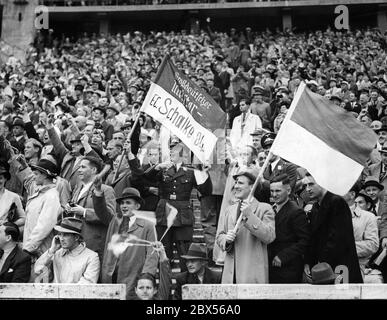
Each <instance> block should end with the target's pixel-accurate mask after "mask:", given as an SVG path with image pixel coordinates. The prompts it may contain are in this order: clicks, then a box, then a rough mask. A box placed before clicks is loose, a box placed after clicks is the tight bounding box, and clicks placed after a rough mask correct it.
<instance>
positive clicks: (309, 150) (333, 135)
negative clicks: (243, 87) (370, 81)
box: [270, 82, 377, 196]
mask: <svg viewBox="0 0 387 320" xmlns="http://www.w3.org/2000/svg"><path fill="white" fill-rule="evenodd" d="M376 141H377V136H376V134H375V133H374V132H373V130H371V129H370V128H368V127H366V126H364V125H363V124H362V123H360V122H359V121H358V120H356V118H355V117H354V116H353V115H352V114H351V113H349V112H347V111H345V110H344V109H342V108H340V107H338V106H337V105H335V104H333V103H332V102H331V101H329V100H327V99H326V98H324V97H322V96H320V95H318V94H316V93H313V92H312V91H310V90H309V89H308V88H307V87H306V85H305V83H303V82H302V83H301V84H300V86H299V88H298V90H297V92H296V95H295V97H294V99H293V102H292V104H291V106H290V108H289V111H288V113H287V115H286V118H285V120H284V122H283V123H282V126H281V128H280V130H279V132H278V134H277V137H276V139H275V140H274V142H273V145H272V147H271V150H270V151H271V152H272V153H274V154H276V155H278V156H280V157H282V158H284V159H286V160H288V161H290V162H293V163H295V164H297V165H299V166H301V167H304V168H305V169H307V170H308V171H309V172H310V174H311V175H312V176H313V177H314V178H315V180H316V182H317V183H318V184H319V185H320V186H322V187H323V188H325V189H327V190H328V191H330V192H332V193H335V194H338V195H341V196H343V195H344V194H346V193H347V192H348V191H349V189H350V188H351V187H352V186H353V184H354V183H355V182H356V180H357V179H358V178H359V176H360V174H361V172H362V170H363V168H364V165H365V163H366V160H367V158H368V157H369V155H370V153H371V151H372V149H373V148H374V147H375V145H376Z"/></svg>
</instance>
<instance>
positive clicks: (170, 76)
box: [141, 55, 226, 162]
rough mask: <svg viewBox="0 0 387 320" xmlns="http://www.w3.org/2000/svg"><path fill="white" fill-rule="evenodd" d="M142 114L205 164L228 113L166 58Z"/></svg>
mask: <svg viewBox="0 0 387 320" xmlns="http://www.w3.org/2000/svg"><path fill="white" fill-rule="evenodd" d="M141 111H142V112H145V113H147V114H149V115H150V116H151V117H152V118H153V119H155V120H157V121H159V122H161V123H162V124H163V125H164V126H166V127H167V128H168V129H169V130H171V132H172V133H173V134H175V135H176V136H177V137H178V138H179V139H180V140H181V141H182V142H183V143H185V144H186V145H187V147H188V148H190V149H191V150H192V152H193V153H194V154H195V155H196V156H197V157H198V159H199V160H200V161H202V162H205V161H206V160H208V159H209V158H210V157H211V153H212V151H213V149H214V147H215V144H216V141H217V137H216V136H215V134H214V133H213V131H215V130H216V129H225V126H226V114H225V113H224V112H223V110H222V109H221V108H220V107H219V106H218V105H217V103H216V102H215V101H214V100H213V99H212V97H211V96H210V95H209V94H208V93H207V92H205V91H204V90H203V89H202V88H200V87H199V86H197V85H196V84H195V83H193V82H192V81H191V80H190V79H189V78H188V77H187V76H186V75H184V74H183V73H182V72H180V71H179V70H178V69H177V68H176V67H175V66H174V65H173V63H172V61H171V60H170V58H169V56H168V55H167V56H166V57H165V58H164V60H163V62H162V63H161V65H160V67H159V71H158V73H157V76H156V79H155V82H154V83H152V85H151V87H150V89H149V91H148V93H147V95H146V97H145V100H144V102H143V104H142V107H141Z"/></svg>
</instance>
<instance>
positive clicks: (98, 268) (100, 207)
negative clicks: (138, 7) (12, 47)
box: [0, 26, 387, 299]
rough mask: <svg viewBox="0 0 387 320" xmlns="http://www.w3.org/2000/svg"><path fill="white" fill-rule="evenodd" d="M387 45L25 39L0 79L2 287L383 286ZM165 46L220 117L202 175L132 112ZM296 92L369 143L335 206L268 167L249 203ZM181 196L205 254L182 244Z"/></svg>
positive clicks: (319, 191) (151, 292)
mask: <svg viewBox="0 0 387 320" xmlns="http://www.w3.org/2000/svg"><path fill="white" fill-rule="evenodd" d="M386 48H387V32H386V33H383V32H380V31H378V30H376V29H367V30H353V31H348V32H336V31H334V30H330V29H327V30H326V31H315V32H309V33H302V34H294V33H292V32H290V31H285V32H276V33H272V32H270V31H265V32H253V31H252V30H251V28H249V27H247V28H246V29H244V30H235V29H233V28H232V29H231V30H230V32H227V33H223V32H214V31H212V30H211V28H210V26H208V27H207V30H203V31H201V32H200V33H199V34H189V33H188V32H187V31H185V30H182V31H181V32H170V33H167V32H150V33H149V34H144V33H141V32H139V31H136V32H134V33H128V34H125V35H121V34H116V35H104V34H101V35H98V36H97V35H95V34H93V35H91V36H89V35H87V34H84V35H82V36H81V37H79V38H78V39H76V40H74V39H70V38H65V37H64V38H63V39H61V40H60V39H57V38H55V37H54V35H53V32H52V31H50V32H48V34H43V33H38V34H37V37H36V39H35V42H34V43H32V44H31V46H30V47H29V48H28V50H27V52H26V61H25V63H21V62H20V61H18V60H17V59H15V58H14V57H10V58H9V59H8V61H6V63H3V65H2V66H1V70H0V112H1V113H0V115H1V117H0V224H1V226H0V249H1V251H0V252H1V256H0V282H34V281H35V282H48V281H53V282H57V283H79V284H82V283H124V284H126V286H127V297H128V299H170V298H173V299H181V297H182V289H181V288H182V286H183V285H184V284H187V283H303V282H306V283H313V284H324V283H334V282H335V281H336V282H337V281H344V282H352V283H362V282H364V281H366V282H372V281H376V282H378V281H379V282H382V281H383V280H382V279H383V277H384V278H385V279H387V278H386V276H385V273H386V271H387V262H386V261H385V260H383V256H384V255H385V253H386V249H385V248H386V247H387V240H386V239H387V203H386V201H385V199H386V198H385V190H386V189H387V170H386V169H387V143H386V138H387V71H386V70H387V54H386ZM166 52H168V53H169V54H170V56H171V58H172V60H173V62H174V64H175V65H176V66H177V68H178V69H179V70H180V71H181V72H183V73H184V74H185V75H186V76H187V77H189V78H190V79H191V80H192V81H193V82H194V83H196V84H197V85H198V86H199V87H201V88H202V89H203V90H205V91H206V92H207V93H208V94H209V95H210V96H211V97H212V98H213V99H214V100H215V101H216V102H217V103H218V104H219V106H220V107H221V108H222V110H223V111H224V112H225V113H226V114H227V119H228V121H227V128H225V130H223V131H222V130H221V131H222V132H224V134H222V133H221V134H219V139H218V144H217V148H216V150H217V151H216V154H215V156H214V158H213V161H212V162H211V163H203V164H196V162H195V161H192V158H193V157H192V154H191V152H190V151H189V149H188V148H187V146H185V145H184V144H183V143H182V142H181V141H180V140H179V138H178V137H177V136H175V135H173V134H172V133H171V132H170V130H169V129H168V128H167V127H165V126H163V125H162V124H161V123H159V122H157V121H154V119H152V118H151V117H150V116H149V115H146V114H144V113H140V111H139V110H140V107H141V105H142V102H143V100H144V98H145V96H146V93H147V91H148V89H149V87H150V84H151V81H152V79H154V77H155V75H156V73H157V69H158V66H159V64H160V62H161V60H162V59H163V57H164V55H165V53H166ZM302 81H304V82H305V83H306V84H307V86H308V87H309V89H310V90H311V91H313V92H315V93H318V94H320V95H322V96H324V97H325V98H326V101H327V103H334V104H336V105H337V106H339V107H341V108H343V109H345V110H346V112H349V113H351V114H352V115H353V116H354V117H356V118H357V119H358V121H359V122H361V123H363V124H364V125H365V126H367V127H370V128H372V129H373V130H374V131H375V133H376V134H377V135H378V142H377V144H376V145H375V148H374V150H373V151H372V153H371V155H370V158H369V160H368V163H367V166H366V167H365V169H364V171H363V174H362V175H361V176H360V177H359V179H358V182H357V183H356V184H355V185H354V186H353V187H352V189H351V190H350V191H349V192H348V193H347V194H346V195H345V196H344V197H340V196H337V195H334V194H332V193H330V192H328V191H327V190H325V189H323V188H322V187H321V186H319V185H318V184H317V183H316V181H315V179H314V178H313V176H311V175H310V174H309V172H307V171H306V170H305V169H303V168H301V167H298V166H296V165H295V164H292V163H290V162H288V161H286V160H284V159H281V158H280V157H278V156H274V155H273V156H272V157H271V158H270V160H269V163H268V165H267V166H266V167H264V168H263V170H264V172H263V179H262V180H261V181H260V182H259V184H258V187H257V188H256V190H255V193H254V198H253V200H252V201H251V202H249V201H247V199H248V196H249V194H250V192H252V188H253V184H254V182H255V180H256V178H257V176H258V174H259V172H260V170H261V168H262V167H263V165H264V162H265V160H266V158H267V156H268V155H269V151H270V147H271V145H272V143H273V141H274V139H275V137H276V134H277V133H278V131H279V129H280V127H281V124H282V122H283V120H284V118H285V116H286V113H287V110H288V109H289V107H290V104H291V101H292V99H293V97H294V94H295V92H296V90H297V88H298V86H299V84H300V83H301V82H302ZM137 118H138V121H137V122H136V121H135V120H136V119H137ZM311 152H312V151H311ZM337 178H338V179H340V177H337ZM194 189H195V191H194V193H196V195H197V198H198V200H199V201H200V217H201V219H200V223H201V227H202V228H203V230H204V240H205V243H198V242H193V235H194V226H195V217H194V214H193V207H192V202H191V198H192V194H193V190H194ZM174 210H177V215H176V218H175V219H174V220H173V221H172V226H171V219H170V216H171V212H173V211H174ZM149 212H154V213H155V216H156V226H155V227H154V223H152V222H151V221H150V220H151V219H150V218H149V217H150V215H149V214H147V213H149ZM240 217H241V218H240ZM237 221H238V222H237ZM236 224H237V225H238V226H239V228H236ZM174 251H176V252H177V257H178V261H179V267H180V271H181V273H179V274H176V275H174V277H175V279H176V286H175V288H174V289H173V294H172V290H171V287H172V281H171V278H172V273H171V268H173V267H176V266H175V260H174ZM214 266H217V267H216V268H213V267H214ZM219 267H221V270H222V271H221V273H219V272H218V271H217V269H219ZM337 268H339V269H340V268H341V269H340V270H343V268H344V269H345V270H344V271H343V273H342V274H341V275H340V276H338V275H337V274H336V273H335V272H337V270H336V269H337ZM340 279H341V280H340Z"/></svg>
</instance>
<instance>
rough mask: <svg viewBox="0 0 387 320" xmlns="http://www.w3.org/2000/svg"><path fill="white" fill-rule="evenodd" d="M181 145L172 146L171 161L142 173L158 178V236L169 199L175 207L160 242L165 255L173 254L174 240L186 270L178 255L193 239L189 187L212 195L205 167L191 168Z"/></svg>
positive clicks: (155, 179)
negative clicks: (170, 222)
mask: <svg viewBox="0 0 387 320" xmlns="http://www.w3.org/2000/svg"><path fill="white" fill-rule="evenodd" d="M183 152H184V147H183V145H182V144H181V143H178V144H176V145H175V146H173V145H172V146H171V151H170V158H171V162H164V163H160V164H158V165H156V166H155V167H154V168H152V169H151V170H149V171H148V172H147V173H146V174H145V176H146V177H147V179H150V180H154V181H159V182H160V184H159V196H160V200H159V202H158V204H157V207H156V219H157V225H156V230H157V236H158V239H161V237H162V235H163V234H164V232H165V231H166V230H167V216H168V212H169V209H168V208H167V207H166V204H167V203H169V204H170V205H172V206H173V207H175V208H176V209H177V210H178V214H177V216H176V219H175V221H174V223H173V225H172V227H171V229H170V230H169V231H168V232H167V233H166V235H165V237H164V238H163V240H162V243H163V245H164V247H165V249H166V253H167V256H168V259H170V260H172V258H173V243H175V244H176V249H177V253H178V256H179V261H180V269H181V271H186V270H187V267H186V265H185V263H184V261H182V260H181V259H180V257H181V255H185V254H186V253H187V251H188V248H189V246H190V244H191V242H192V238H193V225H194V221H195V218H194V214H193V210H192V206H191V203H190V197H191V192H192V189H193V188H194V187H195V188H196V189H197V190H198V191H199V192H200V193H201V194H202V195H205V196H207V195H211V193H212V183H211V179H210V177H209V175H208V173H207V168H204V170H202V171H199V170H194V169H192V168H188V167H187V166H186V165H185V164H184V153H183Z"/></svg>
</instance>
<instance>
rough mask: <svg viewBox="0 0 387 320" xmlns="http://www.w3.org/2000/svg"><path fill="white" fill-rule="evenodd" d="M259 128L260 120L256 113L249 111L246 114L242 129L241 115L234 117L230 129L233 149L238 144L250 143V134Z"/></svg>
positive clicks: (251, 140) (260, 126) (251, 142)
mask: <svg viewBox="0 0 387 320" xmlns="http://www.w3.org/2000/svg"><path fill="white" fill-rule="evenodd" d="M259 128H262V121H261V118H260V117H259V116H257V115H256V114H252V113H251V112H248V113H247V114H246V119H245V126H244V127H243V130H242V115H239V116H237V117H235V119H234V121H233V122H232V128H231V131H230V142H231V147H232V148H233V149H234V150H235V149H237V148H238V146H240V145H247V144H250V145H252V144H253V139H252V136H251V135H250V134H251V133H253V132H254V131H255V130H257V129H259Z"/></svg>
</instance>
